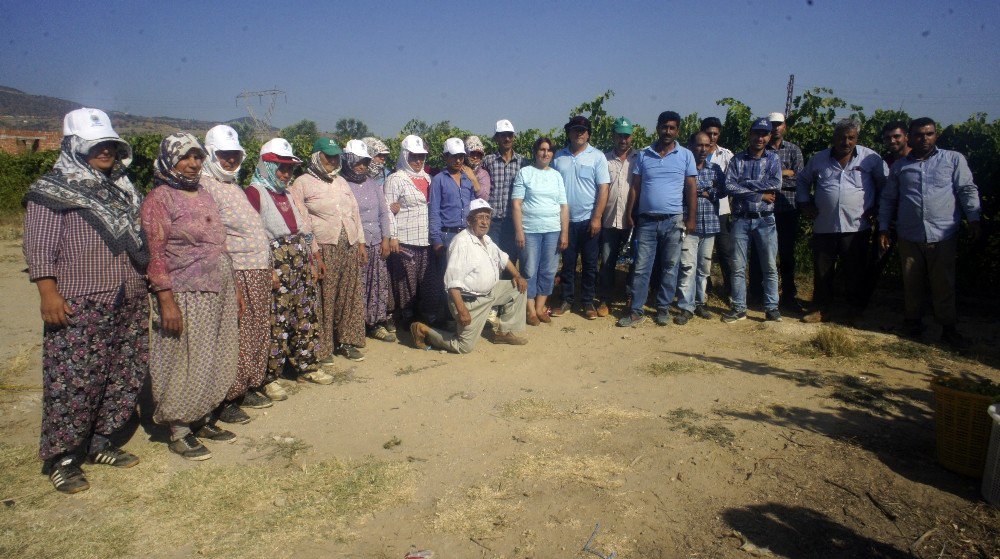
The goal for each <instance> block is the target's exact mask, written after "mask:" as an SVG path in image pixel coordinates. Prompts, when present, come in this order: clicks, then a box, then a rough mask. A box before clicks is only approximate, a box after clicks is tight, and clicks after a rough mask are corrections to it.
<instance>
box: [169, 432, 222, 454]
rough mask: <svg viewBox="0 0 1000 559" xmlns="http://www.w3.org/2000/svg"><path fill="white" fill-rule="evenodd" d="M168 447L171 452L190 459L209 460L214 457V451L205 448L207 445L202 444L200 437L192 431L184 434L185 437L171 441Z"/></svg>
mask: <svg viewBox="0 0 1000 559" xmlns="http://www.w3.org/2000/svg"><path fill="white" fill-rule="evenodd" d="M167 447H168V448H169V449H170V452H173V453H174V454H179V455H180V456H181V457H182V458H186V459H188V460H208V459H209V458H211V457H212V451H210V450H208V449H207V448H205V445H203V444H201V441H199V440H198V437H195V436H194V435H193V434H191V433H188V434H187V435H184V437H183V438H180V439H177V440H176V441H170V444H169V445H167Z"/></svg>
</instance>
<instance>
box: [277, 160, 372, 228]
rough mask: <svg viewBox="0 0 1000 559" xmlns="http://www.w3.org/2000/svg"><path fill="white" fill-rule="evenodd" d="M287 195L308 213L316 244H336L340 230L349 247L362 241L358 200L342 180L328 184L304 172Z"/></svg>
mask: <svg viewBox="0 0 1000 559" xmlns="http://www.w3.org/2000/svg"><path fill="white" fill-rule="evenodd" d="M288 192H290V193H291V195H292V198H293V199H294V200H295V202H296V204H297V205H298V207H300V208H305V209H306V211H307V212H308V216H307V219H308V220H309V223H310V224H311V225H312V230H313V234H314V235H315V236H316V242H317V243H319V244H321V245H335V244H337V243H338V242H339V241H340V232H341V231H344V232H345V233H346V234H347V242H348V244H350V245H355V244H357V243H358V242H359V241H360V242H362V243H363V242H365V229H364V226H362V224H361V215H360V213H359V211H358V201H357V199H355V198H354V193H353V192H352V191H351V187H350V186H349V185H348V184H347V181H346V180H345V179H344V177H341V176H336V177H334V178H333V181H332V182H326V181H324V180H320V179H319V178H316V177H314V176H313V175H310V174H309V173H306V174H304V175H302V176H300V177H299V178H297V179H295V182H293V183H292V186H291V187H289V188H288Z"/></svg>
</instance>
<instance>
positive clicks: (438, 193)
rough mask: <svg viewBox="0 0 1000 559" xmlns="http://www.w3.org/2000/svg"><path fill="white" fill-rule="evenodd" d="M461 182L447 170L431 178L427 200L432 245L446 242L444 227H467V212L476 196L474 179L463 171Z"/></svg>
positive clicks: (429, 233)
mask: <svg viewBox="0 0 1000 559" xmlns="http://www.w3.org/2000/svg"><path fill="white" fill-rule="evenodd" d="M459 181H460V184H456V183H455V179H453V178H452V177H451V173H449V172H448V171H447V170H445V171H441V172H440V173H438V174H436V175H434V178H433V179H432V180H431V189H430V200H428V201H427V206H428V207H427V221H428V233H427V234H428V235H429V236H430V239H431V244H432V245H441V244H444V238H443V236H442V235H441V228H442V227H465V214H467V213H469V203H471V202H472V199H473V198H474V197H475V193H474V192H473V191H472V181H471V180H469V177H467V176H465V173H462V175H461V177H460V178H459Z"/></svg>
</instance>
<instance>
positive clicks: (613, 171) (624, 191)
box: [601, 149, 639, 229]
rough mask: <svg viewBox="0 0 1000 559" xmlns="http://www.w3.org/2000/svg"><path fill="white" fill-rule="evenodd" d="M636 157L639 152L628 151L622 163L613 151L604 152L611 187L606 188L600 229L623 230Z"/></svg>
mask: <svg viewBox="0 0 1000 559" xmlns="http://www.w3.org/2000/svg"><path fill="white" fill-rule="evenodd" d="M638 155H639V152H637V151H635V150H634V149H630V150H628V153H627V154H625V160H624V161H622V159H621V158H620V157H618V155H617V154H616V153H615V150H613V149H612V150H609V151H606V152H604V158H605V159H607V160H608V174H609V175H610V176H611V185H610V186H609V187H608V205H607V206H604V217H603V219H602V220H601V227H610V228H612V229H625V206H626V204H627V202H628V191H629V189H630V188H631V181H632V171H633V170H634V169H635V160H636V157H638Z"/></svg>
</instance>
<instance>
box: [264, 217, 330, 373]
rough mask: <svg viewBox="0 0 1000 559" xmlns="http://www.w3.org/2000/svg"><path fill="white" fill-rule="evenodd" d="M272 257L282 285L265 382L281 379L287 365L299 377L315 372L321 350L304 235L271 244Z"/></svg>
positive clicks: (313, 283) (275, 308)
mask: <svg viewBox="0 0 1000 559" xmlns="http://www.w3.org/2000/svg"><path fill="white" fill-rule="evenodd" d="M271 256H272V259H273V261H274V269H275V271H277V272H278V280H279V281H280V282H281V286H280V287H279V288H278V291H277V292H275V293H274V297H273V300H272V303H271V304H272V315H271V342H270V348H269V349H268V363H267V375H266V380H274V379H276V378H278V377H280V376H281V374H282V372H283V371H284V368H285V364H286V363H288V364H289V365H291V367H292V369H293V370H294V371H295V372H296V373H297V374H302V373H308V372H309V371H312V370H314V369H316V352H317V351H319V346H320V340H319V319H318V313H319V309H318V305H319V297H317V294H316V281H315V278H314V277H313V272H312V263H311V249H310V248H309V243H308V242H306V239H305V235H302V234H301V233H298V234H295V235H287V236H285V237H281V238H278V239H274V240H272V241H271Z"/></svg>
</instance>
